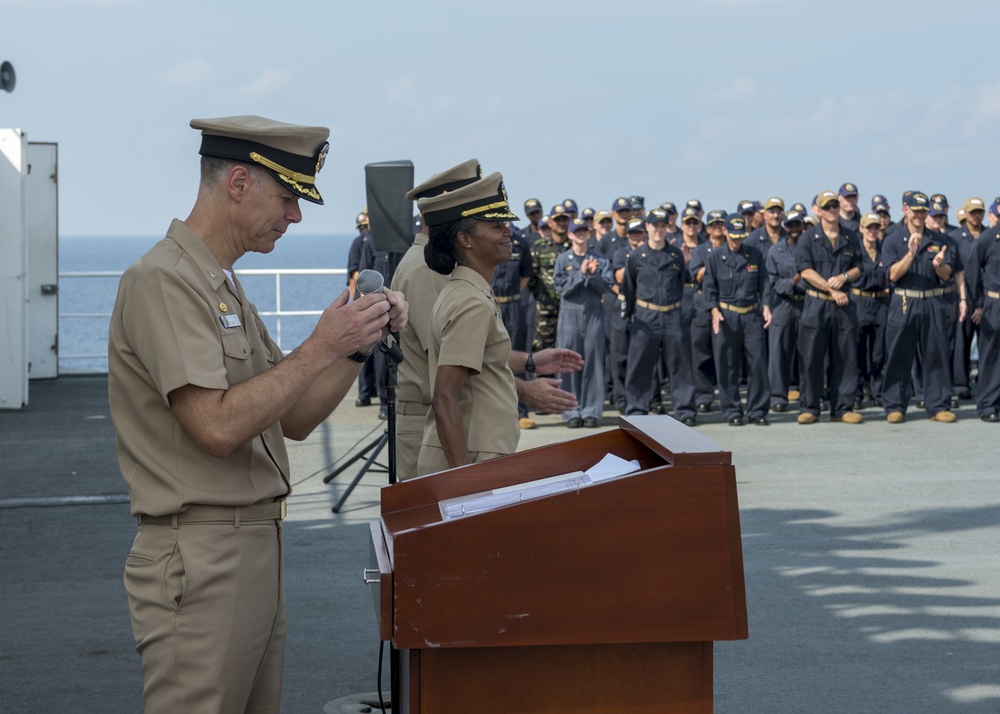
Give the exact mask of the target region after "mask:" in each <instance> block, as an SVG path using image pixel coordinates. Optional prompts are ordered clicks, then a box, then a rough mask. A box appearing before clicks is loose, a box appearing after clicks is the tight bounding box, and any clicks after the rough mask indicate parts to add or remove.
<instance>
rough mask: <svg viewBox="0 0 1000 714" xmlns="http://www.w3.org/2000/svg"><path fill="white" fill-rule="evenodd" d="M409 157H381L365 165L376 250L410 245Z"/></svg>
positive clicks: (402, 250)
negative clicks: (387, 159) (400, 158)
mask: <svg viewBox="0 0 1000 714" xmlns="http://www.w3.org/2000/svg"><path fill="white" fill-rule="evenodd" d="M411 188H413V162H412V161H405V160H404V161H382V162H379V163H375V164H366V165H365V193H366V194H367V197H368V226H369V228H370V229H371V232H372V241H373V242H374V244H375V249H376V250H384V251H388V252H390V253H405V252H406V249H407V248H409V247H410V246H411V245H413V201H408V200H407V199H406V194H407V192H408V191H409V190H410V189H411Z"/></svg>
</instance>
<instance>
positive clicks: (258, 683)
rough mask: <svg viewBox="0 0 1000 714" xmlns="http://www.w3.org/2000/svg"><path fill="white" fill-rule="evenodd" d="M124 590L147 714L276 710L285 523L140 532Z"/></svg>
mask: <svg viewBox="0 0 1000 714" xmlns="http://www.w3.org/2000/svg"><path fill="white" fill-rule="evenodd" d="M125 589H126V591H127V592H128V601H129V612H130V613H131V616H132V632H133V634H134V635H135V641H136V651H137V652H138V653H139V654H140V655H141V656H142V677H143V692H142V702H143V708H144V710H145V712H146V714H159V713H161V712H163V713H166V712H170V713H171V714H174V713H176V712H185V714H198V713H201V712H206V713H208V712H211V713H212V714H222V713H226V714H229V713H232V714H243V713H244V712H254V714H264V713H267V714H271V713H277V712H278V711H279V709H280V706H281V677H282V669H283V666H284V653H285V594H284V587H283V585H282V543H281V526H280V523H279V522H278V521H273V520H271V521H258V522H251V523H242V524H240V525H239V526H238V527H237V526H234V525H233V524H232V523H229V524H219V523H182V524H179V525H177V526H176V527H174V526H171V525H169V524H168V525H151V524H142V525H140V526H139V532H138V533H137V534H136V537H135V541H134V543H133V546H132V550H131V552H129V556H128V561H127V562H126V565H125Z"/></svg>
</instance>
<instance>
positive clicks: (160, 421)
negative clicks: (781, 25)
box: [108, 116, 406, 714]
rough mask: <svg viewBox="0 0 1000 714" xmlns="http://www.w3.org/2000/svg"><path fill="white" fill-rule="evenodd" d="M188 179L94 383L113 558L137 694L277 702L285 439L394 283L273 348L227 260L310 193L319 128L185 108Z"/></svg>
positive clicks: (332, 388)
mask: <svg viewBox="0 0 1000 714" xmlns="http://www.w3.org/2000/svg"><path fill="white" fill-rule="evenodd" d="M191 126H192V127H193V128H195V129H200V130H201V131H202V144H201V150H200V153H201V154H202V156H203V158H202V178H201V186H200V188H199V192H198V197H197V200H196V202H195V206H194V208H193V209H192V212H191V214H190V215H189V216H188V218H187V219H185V220H184V221H180V220H175V221H173V223H172V224H171V226H170V228H169V230H168V231H167V235H166V237H165V238H164V239H163V240H162V241H160V242H159V243H157V244H156V245H155V246H154V247H153V248H151V249H150V250H149V252H148V253H146V254H145V255H144V256H143V257H142V258H141V259H140V260H139V261H138V262H136V263H135V264H134V265H132V266H131V267H130V268H129V269H128V270H126V271H125V274H124V275H123V276H122V280H121V283H120V285H119V289H118V298H117V300H116V303H115V308H114V312H113V315H112V318H111V325H110V335H109V343H108V390H109V400H110V406H111V417H112V419H113V421H114V425H115V429H116V431H117V444H118V460H119V464H120V467H121V471H122V475H123V476H124V478H125V482H126V484H127V485H128V489H129V495H130V498H131V504H132V514H133V515H134V516H135V517H136V518H137V519H138V522H139V525H138V533H137V535H136V538H135V541H134V543H133V546H132V549H131V552H130V553H129V556H128V560H127V564H126V567H125V589H126V591H127V593H128V600H129V610H130V613H131V617H132V630H133V633H134V635H135V640H136V649H137V651H138V652H139V654H140V655H141V656H142V674H143V681H144V686H143V695H142V698H143V707H144V710H145V711H146V712H147V714H149V713H150V712H153V713H156V712H179V711H183V712H244V711H254V712H277V711H278V710H279V707H280V703H281V679H282V668H283V658H284V645H285V603H284V590H283V586H282V574H281V573H282V534H281V519H282V517H283V515H284V510H285V509H284V503H285V498H286V497H287V496H288V494H289V492H290V490H291V489H290V485H289V484H290V475H289V468H288V457H287V455H286V452H285V445H284V438H285V437H289V438H293V439H304V438H305V437H306V436H308V435H309V433H310V432H311V431H312V429H313V428H314V427H315V426H316V425H317V424H318V423H319V422H320V421H322V420H323V419H325V418H326V417H327V416H328V415H329V414H330V412H331V411H332V410H333V408H334V407H336V405H337V404H338V403H339V402H340V401H341V400H342V399H343V397H344V396H345V395H346V394H347V392H348V391H349V390H350V388H351V385H352V384H353V383H354V380H355V379H356V378H357V375H358V370H359V369H360V366H361V363H362V362H364V361H365V358H366V357H367V354H368V353H369V352H370V351H371V349H372V348H373V347H374V346H375V345H376V344H377V343H378V341H379V339H380V338H381V337H382V336H383V333H387V328H389V327H390V326H391V328H392V329H393V330H398V329H400V328H402V327H404V326H405V324H406V303H405V302H404V301H403V299H402V296H401V295H399V294H398V293H393V292H388V293H386V294H378V295H368V296H365V297H363V298H360V299H358V300H355V301H353V302H348V299H349V293H348V292H347V290H344V291H343V292H342V293H341V295H340V296H339V297H338V298H337V299H336V300H335V301H334V302H333V303H332V304H331V305H330V306H329V307H328V308H327V309H326V310H325V311H324V313H323V315H322V317H321V318H320V319H319V322H318V324H317V326H316V329H315V331H314V332H313V334H312V335H311V336H310V337H309V338H308V339H307V340H306V341H305V342H304V343H303V344H302V345H301V346H299V347H298V348H297V349H296V350H295V351H294V352H292V353H291V354H290V355H288V356H287V357H283V355H282V353H281V350H280V349H279V348H278V346H277V345H276V344H275V343H274V342H273V341H272V340H271V338H270V336H269V335H268V333H267V329H266V328H265V327H264V324H263V322H262V321H261V319H260V317H259V315H258V313H257V310H256V308H255V307H254V306H253V304H252V303H251V302H250V301H249V299H248V298H247V296H246V294H245V293H244V291H243V288H242V286H241V285H240V281H239V279H238V278H237V276H236V275H235V274H234V273H233V272H232V269H233V264H234V262H235V261H236V260H237V259H238V258H239V257H240V256H242V255H243V254H244V253H247V252H249V251H254V252H262V253H267V252H270V251H271V250H273V249H274V245H275V242H276V241H277V240H278V239H279V238H280V237H281V235H282V234H283V233H284V232H285V230H286V229H287V228H288V227H289V225H290V224H292V223H298V222H299V221H300V220H301V219H302V213H301V210H300V208H299V203H298V202H299V199H300V198H303V199H305V200H307V201H310V202H313V203H320V204H321V203H322V202H323V200H322V197H321V196H320V194H319V191H318V190H317V189H316V186H315V176H316V174H317V173H318V172H319V169H320V168H321V167H322V165H323V159H324V157H325V155H326V151H327V147H328V146H329V145H328V144H327V143H326V139H327V137H328V135H329V130H328V129H326V128H325V127H304V126H296V125H292V124H284V123H281V122H275V121H273V120H270V119H264V118H262V117H254V116H243V117H225V118H221V119H205V120H194V121H192V122H191Z"/></svg>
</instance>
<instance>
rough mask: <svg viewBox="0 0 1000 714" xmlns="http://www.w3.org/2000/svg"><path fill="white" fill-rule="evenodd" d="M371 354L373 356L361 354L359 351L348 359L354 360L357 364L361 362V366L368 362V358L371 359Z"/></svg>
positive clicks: (368, 353)
mask: <svg viewBox="0 0 1000 714" xmlns="http://www.w3.org/2000/svg"><path fill="white" fill-rule="evenodd" d="M371 354H372V353H371V352H361V351H360V350H358V351H357V352H355V353H354V354H352V355H348V356H347V359H350V360H354V361H355V362H360V363H361V364H364V363H365V362H367V361H368V358H369V357H371Z"/></svg>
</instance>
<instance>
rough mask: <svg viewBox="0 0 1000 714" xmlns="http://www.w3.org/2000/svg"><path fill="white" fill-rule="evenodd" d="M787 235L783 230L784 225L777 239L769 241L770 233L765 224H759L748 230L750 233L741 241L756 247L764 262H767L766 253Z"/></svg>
mask: <svg viewBox="0 0 1000 714" xmlns="http://www.w3.org/2000/svg"><path fill="white" fill-rule="evenodd" d="M787 237H788V233H787V232H786V231H785V229H784V227H782V228H781V232H780V233H779V234H778V240H776V241H775V242H774V243H772V242H771V234H770V233H768V232H767V226H761V227H760V228H755V229H754V230H752V231H750V235H748V236H747V237H746V240H744V241H743V244H744V245H747V246H750V247H751V248H756V249H757V250H759V251H760V252H761V253H763V255H764V261H765V264H766V262H767V254H768V253H769V252H771V248H773V247H774V246H776V245H778V243H780V242H781V241H783V240H784V239H785V238H787Z"/></svg>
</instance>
